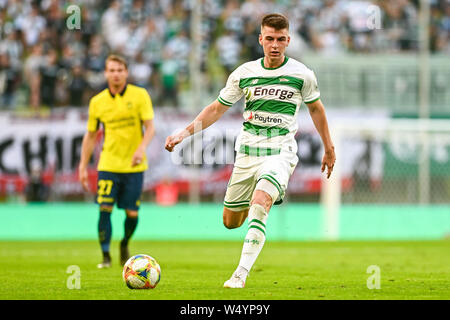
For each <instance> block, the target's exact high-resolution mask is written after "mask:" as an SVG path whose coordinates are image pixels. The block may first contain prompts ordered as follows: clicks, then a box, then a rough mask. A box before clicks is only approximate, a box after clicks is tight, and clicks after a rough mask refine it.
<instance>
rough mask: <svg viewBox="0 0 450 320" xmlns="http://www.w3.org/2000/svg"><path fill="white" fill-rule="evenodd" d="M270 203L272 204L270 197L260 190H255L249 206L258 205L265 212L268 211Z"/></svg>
mask: <svg viewBox="0 0 450 320" xmlns="http://www.w3.org/2000/svg"><path fill="white" fill-rule="evenodd" d="M272 203H273V200H272V197H271V196H270V195H269V194H268V193H267V192H265V191H262V190H255V192H254V194H253V198H252V201H251V202H250V204H251V205H253V204H259V205H260V206H262V207H263V208H264V209H265V210H266V211H267V212H268V211H269V210H270V207H271V206H272Z"/></svg>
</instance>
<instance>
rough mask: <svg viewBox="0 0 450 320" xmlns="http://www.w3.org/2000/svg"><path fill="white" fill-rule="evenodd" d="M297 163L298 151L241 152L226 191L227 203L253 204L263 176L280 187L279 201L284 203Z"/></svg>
mask: <svg viewBox="0 0 450 320" xmlns="http://www.w3.org/2000/svg"><path fill="white" fill-rule="evenodd" d="M297 163H298V157H297V155H296V154H294V153H288V152H281V153H280V154H278V155H270V156H250V155H246V154H243V153H237V155H236V161H235V163H234V168H233V172H232V173H231V177H230V180H229V182H228V187H227V191H226V193H225V199H224V202H223V204H224V206H225V207H227V208H230V209H238V208H242V209H245V208H247V207H249V206H250V201H251V199H252V196H253V191H254V190H255V186H256V183H257V182H258V181H259V180H260V179H266V180H267V181H269V182H271V183H272V184H273V185H274V186H275V187H276V188H277V189H278V192H279V196H278V199H277V200H276V201H275V204H280V203H281V202H283V198H284V194H285V192H286V189H287V185H288V181H289V178H290V177H291V175H292V172H294V169H295V166H296V165H297Z"/></svg>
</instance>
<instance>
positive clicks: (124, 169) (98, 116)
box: [87, 84, 153, 173]
mask: <svg viewBox="0 0 450 320" xmlns="http://www.w3.org/2000/svg"><path fill="white" fill-rule="evenodd" d="M150 119H153V107H152V100H151V98H150V95H149V94H148V93H147V90H145V89H144V88H140V87H137V86H135V85H132V84H127V85H126V86H125V88H124V89H123V90H122V92H120V93H118V94H116V95H113V94H112V93H111V91H109V89H105V90H103V91H102V92H100V93H99V94H97V95H96V96H94V97H92V98H91V100H90V101H89V118H88V123H87V130H88V131H93V132H95V131H97V130H98V129H99V126H100V123H101V124H102V125H103V128H104V141H103V149H102V152H101V154H100V160H99V162H98V166H97V169H98V170H99V171H110V172H117V173H131V172H142V171H145V170H147V168H148V165H147V158H146V156H145V154H144V159H143V161H142V162H141V163H140V164H138V165H136V166H134V167H132V166H131V161H132V158H133V154H134V152H135V151H136V149H137V148H138V146H139V144H140V143H141V141H142V138H143V128H142V121H144V120H150Z"/></svg>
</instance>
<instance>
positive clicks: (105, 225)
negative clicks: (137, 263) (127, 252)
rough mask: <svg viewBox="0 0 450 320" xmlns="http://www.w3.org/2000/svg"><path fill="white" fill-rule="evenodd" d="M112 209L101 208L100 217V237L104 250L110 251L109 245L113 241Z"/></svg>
mask: <svg viewBox="0 0 450 320" xmlns="http://www.w3.org/2000/svg"><path fill="white" fill-rule="evenodd" d="M111 234H112V226H111V211H110V209H100V219H99V220H98V238H99V240H100V246H101V247H102V252H103V253H106V252H108V253H109V245H110V243H111Z"/></svg>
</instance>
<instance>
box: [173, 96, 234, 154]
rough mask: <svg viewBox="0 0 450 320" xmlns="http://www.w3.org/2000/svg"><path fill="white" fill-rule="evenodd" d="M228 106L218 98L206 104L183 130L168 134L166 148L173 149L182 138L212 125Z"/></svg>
mask: <svg viewBox="0 0 450 320" xmlns="http://www.w3.org/2000/svg"><path fill="white" fill-rule="evenodd" d="M229 108H230V107H229V106H226V105H224V104H222V103H220V102H219V101H218V100H215V101H214V102H212V103H211V104H210V105H208V106H206V107H205V108H204V109H203V110H202V111H201V112H200V113H199V114H198V116H197V117H196V118H195V119H194V121H192V122H191V123H190V124H189V125H188V126H187V127H186V128H185V129H184V130H183V131H181V132H179V133H177V134H174V135H171V136H168V137H167V139H166V146H165V148H166V150H168V151H169V152H172V151H173V148H174V147H175V146H176V145H177V144H179V143H180V142H181V141H183V139H184V138H186V137H189V136H191V135H193V134H194V133H196V132H199V131H201V130H204V129H206V128H208V127H209V126H210V125H212V124H213V123H214V122H216V121H217V120H219V119H220V117H222V115H223V114H224V113H225V112H226V111H227V110H228V109H229Z"/></svg>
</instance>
